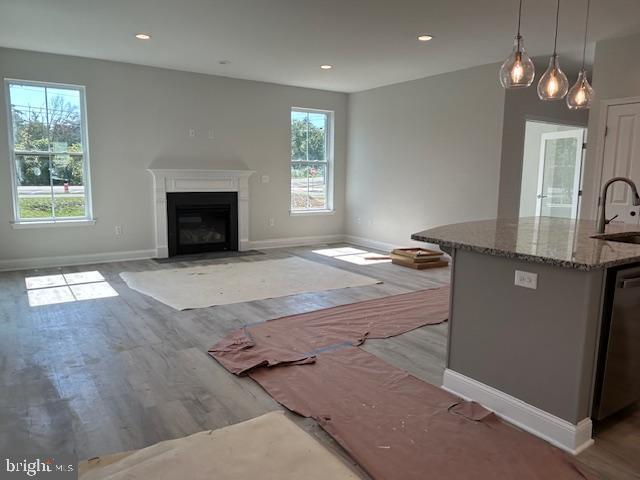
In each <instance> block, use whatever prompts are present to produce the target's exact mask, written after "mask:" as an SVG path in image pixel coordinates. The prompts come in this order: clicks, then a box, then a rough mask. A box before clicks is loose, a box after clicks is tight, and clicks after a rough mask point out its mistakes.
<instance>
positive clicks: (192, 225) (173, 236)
mask: <svg viewBox="0 0 640 480" xmlns="http://www.w3.org/2000/svg"><path fill="white" fill-rule="evenodd" d="M167 227H168V231H167V233H168V247H169V256H170V257H172V256H175V255H185V254H190V253H203V252H215V251H223V250H230V251H231V250H238V194H237V192H188V193H167Z"/></svg>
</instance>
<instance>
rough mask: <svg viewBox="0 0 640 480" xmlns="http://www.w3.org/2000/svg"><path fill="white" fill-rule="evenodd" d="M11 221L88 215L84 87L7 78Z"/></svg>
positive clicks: (53, 220) (63, 219)
mask: <svg viewBox="0 0 640 480" xmlns="http://www.w3.org/2000/svg"><path fill="white" fill-rule="evenodd" d="M5 89H6V91H7V99H8V101H7V105H8V106H9V146H10V148H11V152H10V158H11V172H12V176H13V198H14V219H15V222H16V223H29V222H32V223H33V222H61V221H73V220H91V219H92V213H91V201H90V195H89V159H88V152H87V129H86V116H85V108H84V105H85V98H84V87H78V86H71V85H58V84H45V83H40V82H27V81H22V80H6V81H5Z"/></svg>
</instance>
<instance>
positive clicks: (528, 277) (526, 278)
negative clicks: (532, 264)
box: [514, 270, 538, 290]
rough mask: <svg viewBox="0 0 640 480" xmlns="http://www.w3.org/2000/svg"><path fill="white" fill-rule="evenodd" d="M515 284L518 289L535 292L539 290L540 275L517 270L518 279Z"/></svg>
mask: <svg viewBox="0 0 640 480" xmlns="http://www.w3.org/2000/svg"><path fill="white" fill-rule="evenodd" d="M514 283H515V285H516V286H518V287H524V288H530V289H532V290H535V289H537V288H538V274H537V273H531V272H523V271H521V270H516V279H515V282H514Z"/></svg>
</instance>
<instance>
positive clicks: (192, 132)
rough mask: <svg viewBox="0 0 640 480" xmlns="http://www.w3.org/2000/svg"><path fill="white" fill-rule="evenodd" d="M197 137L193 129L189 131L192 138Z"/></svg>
mask: <svg viewBox="0 0 640 480" xmlns="http://www.w3.org/2000/svg"><path fill="white" fill-rule="evenodd" d="M195 136H196V131H195V130H194V129H193V128H190V129H189V137H191V138H195Z"/></svg>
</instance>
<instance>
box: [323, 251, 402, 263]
mask: <svg viewBox="0 0 640 480" xmlns="http://www.w3.org/2000/svg"><path fill="white" fill-rule="evenodd" d="M313 253H317V254H318V255H324V256H325V257H331V258H335V259H337V260H342V261H344V262H349V263H353V264H355V265H377V264H378V263H389V262H391V259H390V258H389V257H387V256H386V255H380V254H379V253H374V252H368V251H367V250H361V249H359V248H353V247H341V248H323V249H321V250H313Z"/></svg>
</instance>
